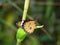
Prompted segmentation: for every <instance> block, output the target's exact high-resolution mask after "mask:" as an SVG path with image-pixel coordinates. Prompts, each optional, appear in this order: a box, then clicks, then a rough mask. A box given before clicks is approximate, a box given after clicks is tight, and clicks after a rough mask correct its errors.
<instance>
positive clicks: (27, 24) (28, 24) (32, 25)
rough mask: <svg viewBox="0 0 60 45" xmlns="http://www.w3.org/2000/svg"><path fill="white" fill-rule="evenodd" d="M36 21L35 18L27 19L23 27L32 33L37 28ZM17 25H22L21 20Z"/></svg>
mask: <svg viewBox="0 0 60 45" xmlns="http://www.w3.org/2000/svg"><path fill="white" fill-rule="evenodd" d="M35 25H36V24H35V21H34V20H26V21H25V22H24V24H23V29H24V31H25V32H27V33H29V34H31V33H33V32H34V29H35ZM17 26H18V27H21V21H19V22H17Z"/></svg>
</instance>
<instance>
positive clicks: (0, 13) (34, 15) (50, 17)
mask: <svg viewBox="0 0 60 45" xmlns="http://www.w3.org/2000/svg"><path fill="white" fill-rule="evenodd" d="M24 1H25V0H0V45H16V32H17V29H18V27H17V25H16V23H17V22H18V21H20V20H21V18H22V14H23V8H24ZM28 19H34V20H35V21H36V22H37V25H44V29H36V30H35V32H34V33H33V34H31V35H27V37H26V38H25V39H24V40H23V41H22V45H60V0H30V6H29V10H28V16H27V20H28ZM45 31H47V32H48V33H47V32H45ZM50 37H51V38H50Z"/></svg>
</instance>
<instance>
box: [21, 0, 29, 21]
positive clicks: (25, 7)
mask: <svg viewBox="0 0 60 45" xmlns="http://www.w3.org/2000/svg"><path fill="white" fill-rule="evenodd" d="M29 2H30V0H25V5H24V12H23V17H22V20H26V16H27V11H28V7H29Z"/></svg>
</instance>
